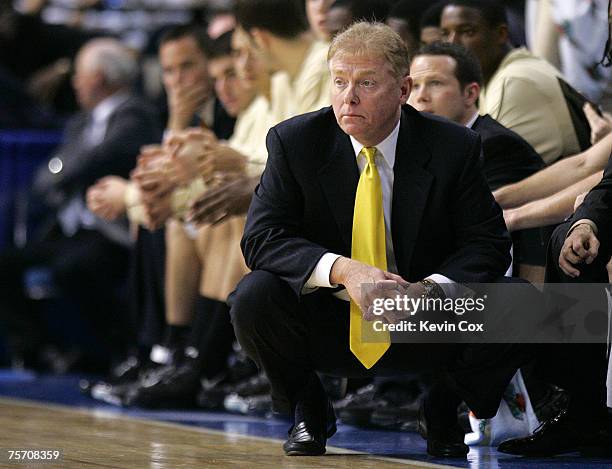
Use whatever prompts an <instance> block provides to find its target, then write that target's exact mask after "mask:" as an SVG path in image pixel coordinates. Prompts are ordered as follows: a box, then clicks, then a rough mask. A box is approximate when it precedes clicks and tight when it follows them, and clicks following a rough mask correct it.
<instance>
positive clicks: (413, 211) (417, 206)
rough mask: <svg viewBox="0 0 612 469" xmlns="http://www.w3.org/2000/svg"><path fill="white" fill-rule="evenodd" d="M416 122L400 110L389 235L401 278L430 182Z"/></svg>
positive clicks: (426, 155) (414, 116)
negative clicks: (400, 118) (390, 234)
mask: <svg viewBox="0 0 612 469" xmlns="http://www.w3.org/2000/svg"><path fill="white" fill-rule="evenodd" d="M419 119H420V116H419V114H418V113H417V112H416V111H415V110H414V109H412V108H409V107H407V106H405V107H404V109H403V110H402V121H401V123H400V131H399V136H398V140H397V150H396V154H395V164H394V167H393V173H394V181H393V202H392V215H391V218H392V220H391V231H392V238H393V250H394V253H395V260H396V262H397V267H398V270H399V273H400V275H401V276H402V277H404V278H408V277H409V276H410V262H411V260H412V255H413V253H414V248H415V244H416V240H417V237H418V234H419V229H420V227H421V220H422V218H423V215H424V213H425V207H426V205H427V197H428V194H429V189H430V187H431V183H432V181H433V176H432V175H431V173H430V172H429V171H427V170H426V169H425V168H424V166H425V164H426V163H427V161H429V158H430V157H431V154H430V152H429V149H428V148H427V146H426V145H425V143H424V142H423V140H422V139H421V137H420V136H419V129H418V125H419V122H418V120H419Z"/></svg>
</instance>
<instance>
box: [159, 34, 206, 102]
mask: <svg viewBox="0 0 612 469" xmlns="http://www.w3.org/2000/svg"><path fill="white" fill-rule="evenodd" d="M159 61H160V63H161V67H162V80H163V82H164V88H166V91H169V90H174V89H176V88H179V87H189V86H194V85H198V84H199V85H201V84H202V83H206V82H208V80H209V77H208V73H207V68H206V67H207V63H206V57H205V56H204V54H203V53H202V51H201V50H200V48H199V47H198V44H197V42H196V40H195V39H194V38H193V37H190V36H186V37H181V38H178V39H176V40H174V41H169V42H166V43H165V44H163V45H162V46H161V47H160V49H159Z"/></svg>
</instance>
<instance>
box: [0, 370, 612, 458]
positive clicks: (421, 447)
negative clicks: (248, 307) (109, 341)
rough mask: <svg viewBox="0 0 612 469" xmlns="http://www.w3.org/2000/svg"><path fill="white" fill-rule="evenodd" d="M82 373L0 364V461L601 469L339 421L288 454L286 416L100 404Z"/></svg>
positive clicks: (571, 456) (572, 456) (576, 456)
mask: <svg viewBox="0 0 612 469" xmlns="http://www.w3.org/2000/svg"><path fill="white" fill-rule="evenodd" d="M77 383H78V377H76V376H63V377H50V376H35V375H31V374H27V373H26V374H24V373H22V374H19V373H13V372H0V467H2V468H4V467H6V468H18V467H32V468H38V467H40V468H52V467H57V468H69V469H71V468H126V469H127V468H129V469H132V468H134V469H136V468H151V469H162V468H200V467H201V468H207V467H244V468H255V469H259V468H262V469H263V468H266V469H268V468H300V469H301V468H313V469H318V468H351V469H353V468H395V467H397V468H406V467H408V468H427V467H429V468H436V467H438V468H441V467H469V468H476V467H482V468H509V469H515V468H529V469H539V468H551V467H562V468H578V467H580V468H600V467H611V465H610V464H611V463H612V461H605V460H599V461H598V460H585V459H580V458H579V457H578V455H569V456H564V457H556V458H549V459H537V460H536V459H534V460H526V459H522V458H515V457H508V456H505V455H502V454H500V453H497V452H496V451H495V450H494V449H490V448H474V449H472V450H471V451H470V454H469V455H468V458H467V459H466V460H463V461H461V460H444V459H441V460H436V459H433V458H429V457H428V456H427V455H426V454H425V443H424V441H423V440H422V439H421V438H420V437H419V436H418V435H415V434H411V433H399V432H388V431H375V430H360V429H357V428H354V427H350V426H347V425H340V426H339V431H338V434H337V435H335V436H334V437H333V438H332V439H331V441H330V442H329V444H328V453H327V454H326V455H325V456H321V457H286V456H284V455H283V452H282V448H281V445H282V441H283V439H284V438H285V435H286V430H287V426H288V425H287V422H284V421H279V420H274V419H263V418H259V417H250V416H236V415H230V414H226V413H210V412H203V411H197V410H191V411H144V410H138V409H133V410H131V409H121V408H118V407H114V406H110V405H106V404H100V403H98V402H96V401H94V400H92V399H90V398H88V397H86V396H82V395H81V394H80V393H79V392H78V386H77ZM16 448H21V449H56V450H61V451H62V460H61V461H58V462H57V463H38V464H36V463H33V462H28V463H27V464H24V463H19V464H18V463H15V462H7V450H8V449H16Z"/></svg>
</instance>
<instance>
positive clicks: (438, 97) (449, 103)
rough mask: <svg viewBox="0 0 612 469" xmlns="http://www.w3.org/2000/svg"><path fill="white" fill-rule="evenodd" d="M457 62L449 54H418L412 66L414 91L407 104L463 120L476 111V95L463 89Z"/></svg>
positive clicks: (456, 120) (456, 119)
mask: <svg viewBox="0 0 612 469" xmlns="http://www.w3.org/2000/svg"><path fill="white" fill-rule="evenodd" d="M456 66H457V64H456V63H455V60H454V59H453V58H452V57H449V56H447V55H419V56H417V57H415V58H414V60H413V61H412V64H411V65H410V76H411V77H412V92H411V93H410V99H408V104H410V105H411V106H413V107H414V108H415V109H417V110H419V111H424V112H430V113H432V114H436V115H438V116H443V117H446V118H447V119H450V120H452V121H455V122H459V123H463V121H464V120H465V118H466V117H467V118H468V119H469V118H470V117H472V116H471V115H470V116H466V114H467V113H468V111H471V112H474V111H475V108H473V104H474V97H473V96H471V94H470V93H468V91H467V89H466V90H462V89H461V85H460V84H459V80H457V77H456V76H455V68H456Z"/></svg>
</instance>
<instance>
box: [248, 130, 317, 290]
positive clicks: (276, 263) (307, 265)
mask: <svg viewBox="0 0 612 469" xmlns="http://www.w3.org/2000/svg"><path fill="white" fill-rule="evenodd" d="M266 146H267V148H268V161H267V164H266V169H265V170H264V172H263V174H262V177H261V181H260V184H259V185H258V186H257V188H256V189H255V194H254V196H253V200H252V202H251V206H250V208H249V212H248V215H247V222H246V226H245V230H244V236H243V238H242V242H241V247H242V252H243V254H244V258H245V260H246V264H247V265H248V266H249V268H250V269H251V270H266V271H269V272H272V273H274V274H276V275H278V276H280V277H281V278H282V279H283V280H284V281H286V282H287V283H288V284H289V286H290V287H291V288H292V289H293V291H294V292H295V294H296V295H298V296H299V295H300V294H301V291H302V288H303V286H304V284H305V283H306V281H307V280H308V278H309V277H310V274H311V273H312V271H313V269H314V268H315V266H316V265H317V263H318V261H319V259H320V258H321V257H322V256H323V254H325V253H326V252H327V249H325V248H324V247H322V246H320V245H318V244H316V243H313V242H311V241H309V240H308V239H305V238H304V237H302V236H301V235H300V234H301V220H302V219H303V206H304V200H303V195H302V192H301V189H300V186H299V184H298V182H297V181H296V179H295V177H294V175H293V174H292V171H291V169H290V165H289V163H288V161H287V153H286V149H285V148H284V147H283V142H282V141H281V138H280V136H279V134H278V133H277V131H276V129H275V128H272V129H270V131H269V132H268V136H267V138H266Z"/></svg>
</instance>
